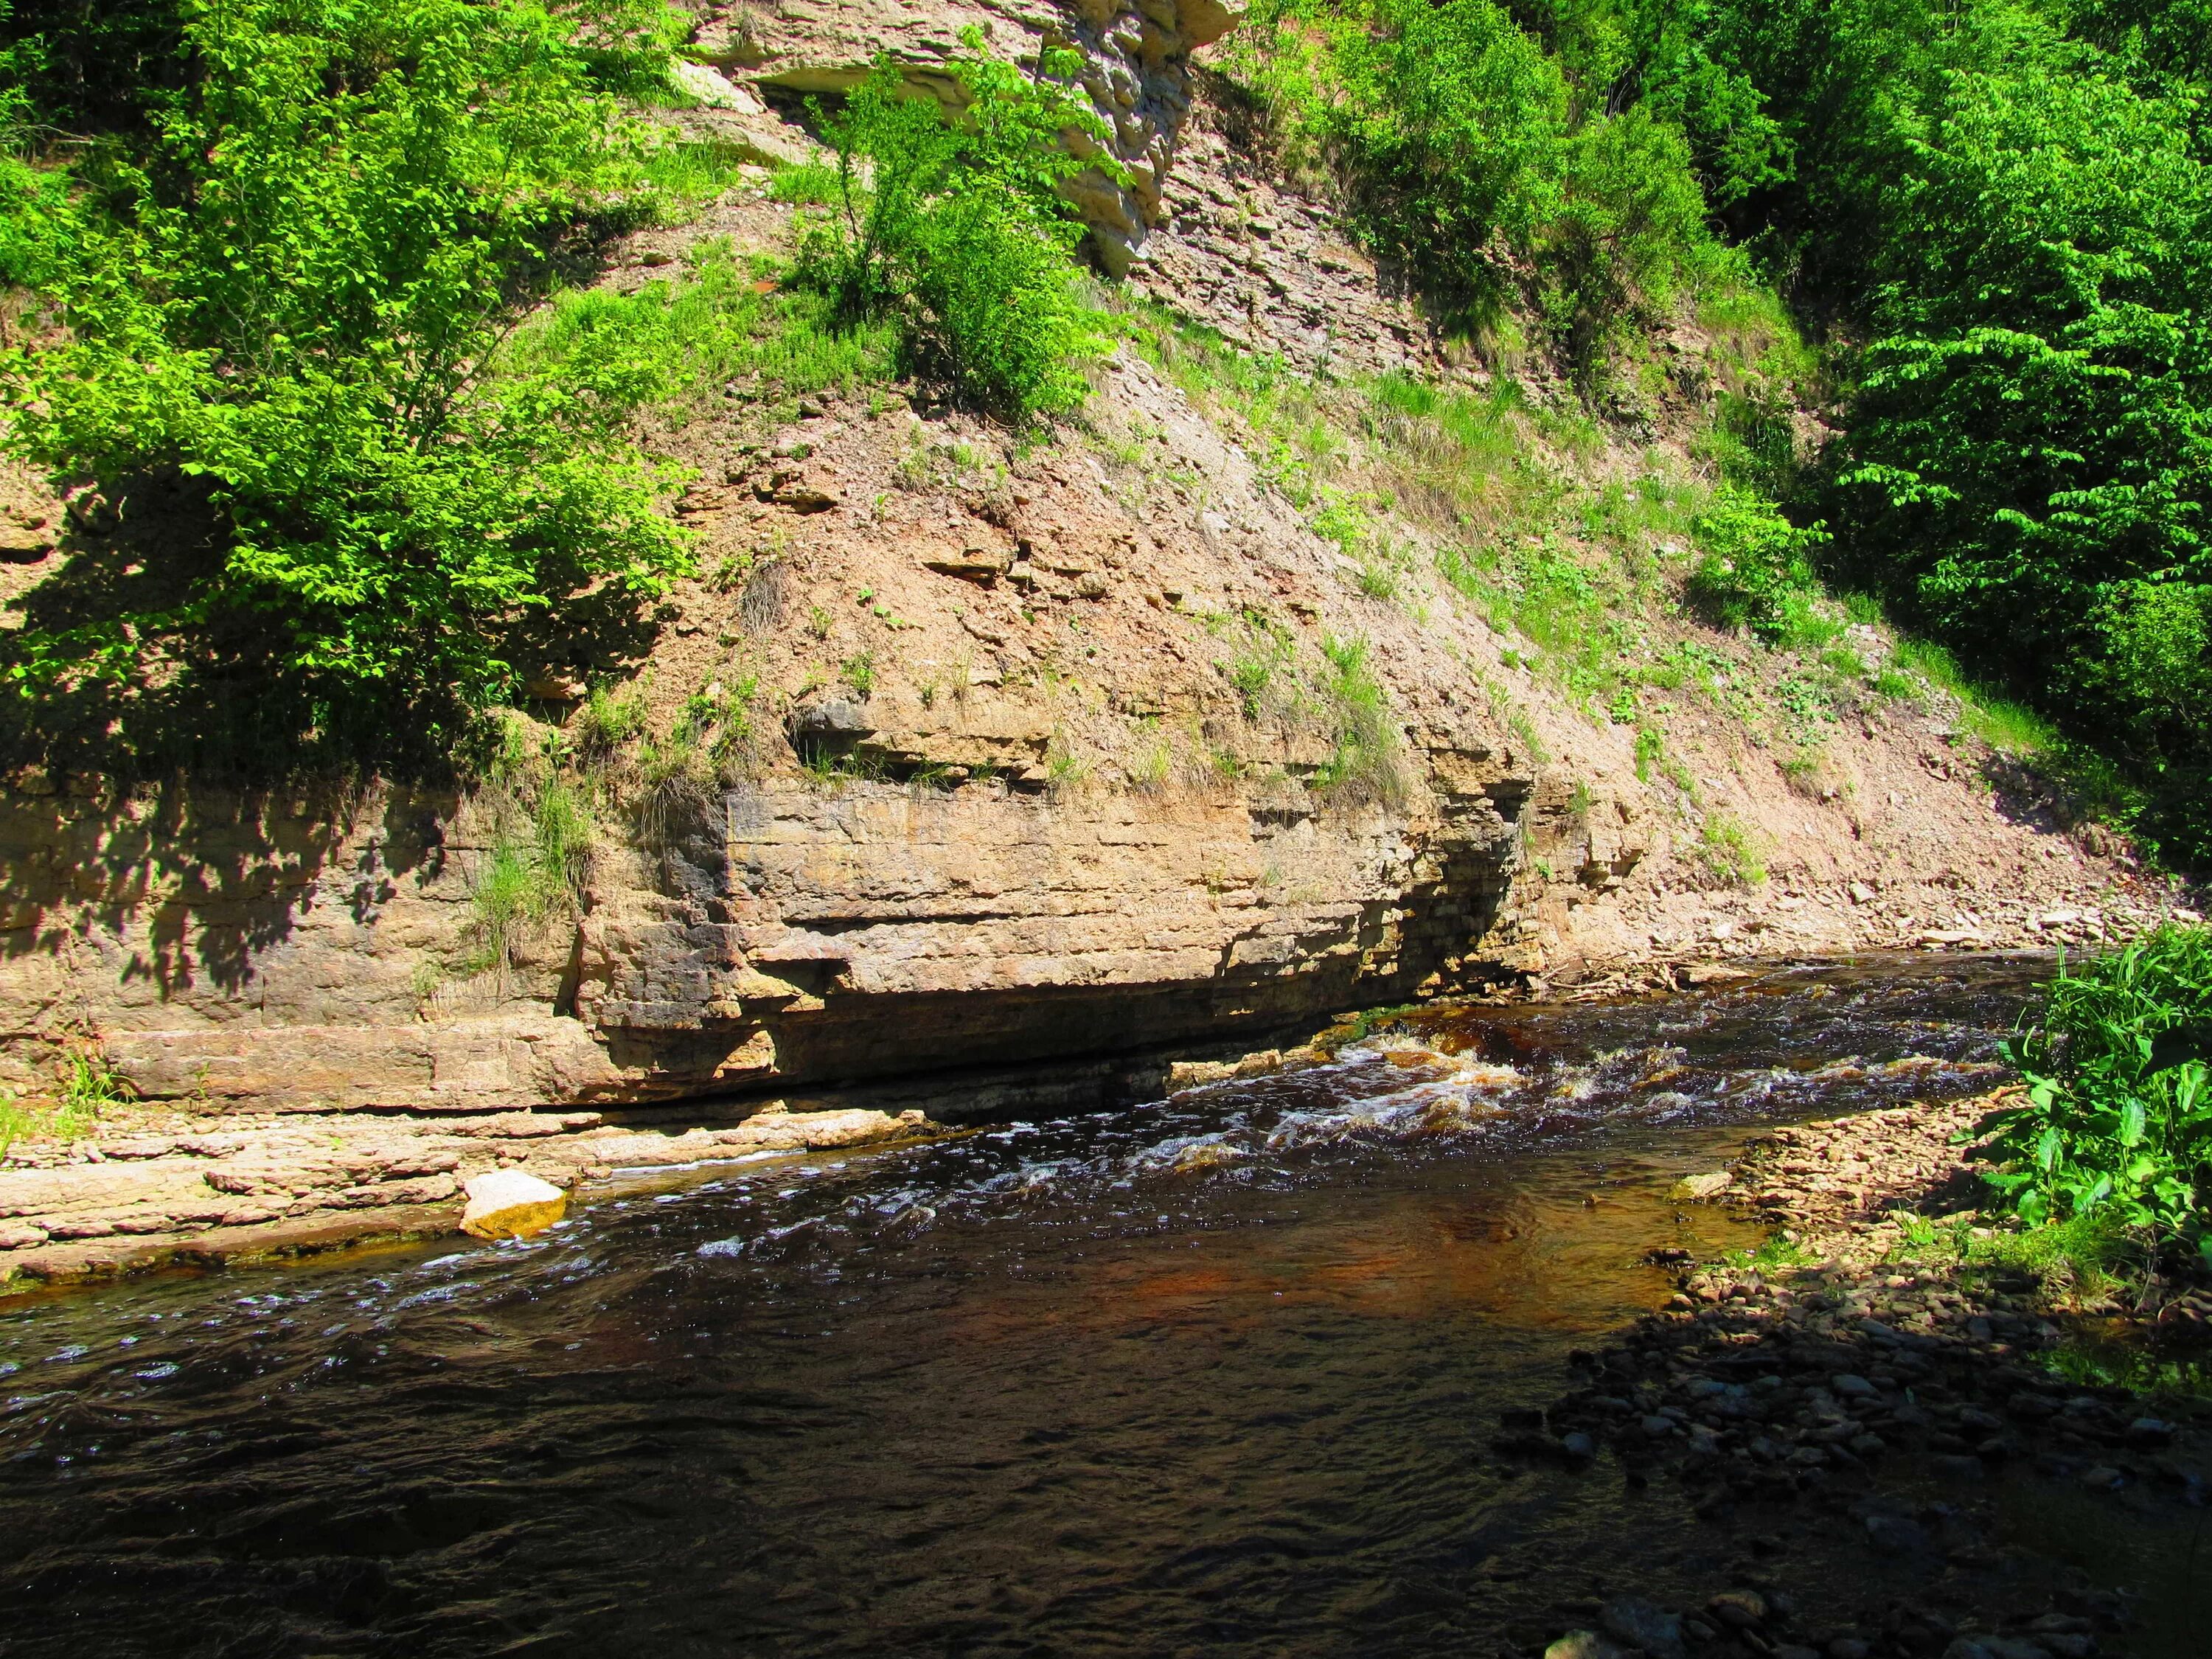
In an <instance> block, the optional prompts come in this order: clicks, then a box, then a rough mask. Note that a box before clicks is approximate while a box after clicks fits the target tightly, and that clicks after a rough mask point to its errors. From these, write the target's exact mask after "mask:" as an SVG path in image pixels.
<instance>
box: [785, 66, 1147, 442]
mask: <svg viewBox="0 0 2212 1659" xmlns="http://www.w3.org/2000/svg"><path fill="white" fill-rule="evenodd" d="M964 39H965V40H966V43H967V46H968V47H969V52H970V53H972V54H973V55H972V56H969V57H967V58H956V59H954V60H952V61H951V64H949V65H948V66H947V67H948V68H949V69H950V70H951V73H952V75H953V76H954V77H955V78H956V79H957V81H958V82H959V83H960V88H961V91H962V93H963V103H964V106H965V107H964V108H963V112H962V115H961V118H959V119H958V120H954V119H951V118H948V117H947V115H946V114H945V112H944V110H943V109H942V108H941V107H940V106H939V105H938V104H937V103H935V102H934V101H933V100H919V99H915V98H912V97H908V96H907V95H905V94H904V85H903V82H902V78H901V76H900V73H899V70H898V68H897V66H896V64H894V63H893V62H892V61H891V60H890V58H888V57H885V58H882V59H880V60H879V61H878V63H877V64H876V67H875V70H874V71H873V72H872V74H871V75H870V76H869V77H868V78H867V80H866V81H865V82H862V83H861V84H860V86H859V87H858V88H854V92H853V94H852V96H851V97H850V98H849V99H848V100H847V103H846V105H845V107H844V109H843V111H842V112H841V113H839V114H837V115H836V116H834V117H833V116H829V115H826V114H825V113H823V111H822V110H821V108H820V106H818V105H817V106H816V111H815V113H816V117H817V119H818V120H820V121H821V122H822V124H823V131H824V132H825V133H826V135H827V136H828V137H829V142H830V143H832V144H833V145H834V146H835V147H836V152H837V165H836V169H835V173H834V176H817V175H810V176H809V177H808V178H807V179H805V181H804V183H805V186H806V187H805V189H804V190H803V191H797V192H794V193H796V194H799V195H800V196H802V197H805V198H811V199H819V200H821V201H823V204H824V205H825V206H826V207H827V208H828V211H826V212H823V213H820V214H817V215H815V216H813V217H812V218H811V221H810V225H809V229H808V232H807V234H806V238H805V248H804V252H802V254H801V257H800V259H799V272H798V280H799V282H800V283H802V284H804V285H806V286H809V287H811V288H813V289H816V290H817V291H819V292H821V293H823V294H824V295H828V296H829V298H830V299H831V300H832V301H833V302H834V305H835V307H836V316H837V317H838V319H839V320H840V321H841V322H842V323H844V324H846V325H867V324H869V323H872V322H878V321H880V320H882V319H894V320H895V321H896V325H897V327H898V328H899V330H900V333H901V339H902V345H903V349H904V355H905V357H906V359H907V362H908V366H909V367H911V368H915V370H917V371H919V372H921V373H924V374H933V375H936V376H938V377H940V378H942V379H943V380H945V381H946V382H947V383H949V384H950V385H951V386H953V387H954V388H955V389H956V390H957V391H958V392H961V393H962V394H963V395H964V396H966V397H968V398H972V399H973V400H974V401H975V402H977V403H979V404H982V405H984V406H985V407H987V408H989V409H992V410H995V411H996V412H997V413H999V414H1000V415H1003V416H1006V417H1007V418H1009V419H1011V420H1013V421H1016V422H1028V421H1030V420H1033V419H1035V418H1036V416H1042V415H1048V414H1054V413H1058V412H1060V411H1062V410H1069V409H1073V407H1075V405H1077V404H1079V403H1081V402H1082V401H1083V398H1084V397H1085V393H1086V392H1087V391H1088V390H1089V387H1088V385H1087V383H1086V382H1085V380H1084V377H1083V373H1082V369H1083V366H1084V364H1085V362H1087V361H1088V360H1089V359H1091V357H1094V356H1097V354H1098V351H1099V349H1100V346H1101V339H1100V336H1099V334H1098V331H1097V327H1096V325H1094V323H1093V321H1092V319H1091V310H1090V307H1088V306H1087V305H1086V304H1085V301H1084V299H1083V296H1082V292H1081V287H1080V283H1079V277H1078V272H1077V269H1076V266H1075V263H1074V260H1073V252H1074V249H1075V244H1076V242H1077V240H1079V237H1080V235H1081V234H1082V227H1081V225H1080V224H1079V222H1076V221H1075V219H1074V217H1073V212H1072V210H1070V209H1069V208H1068V207H1067V205H1066V203H1064V202H1063V201H1062V200H1061V199H1060V197H1059V196H1058V195H1057V194H1056V193H1055V187H1056V186H1057V185H1058V184H1059V183H1060V180H1062V179H1066V178H1067V177H1069V176H1070V175H1071V174H1073V173H1077V172H1079V171H1080V170H1081V169H1082V167H1084V166H1085V163H1083V162H1081V161H1077V160H1076V159H1075V157H1074V156H1073V155H1072V154H1071V153H1070V152H1069V150H1068V149H1065V148H1063V146H1062V144H1061V142H1060V135H1061V133H1062V132H1064V131H1065V132H1074V133H1078V134H1081V135H1085V137H1088V138H1089V139H1090V141H1091V143H1092V144H1094V145H1096V144H1098V143H1103V140H1104V137H1105V134H1104V132H1103V127H1102V125H1101V123H1100V122H1099V119H1098V117H1097V113H1096V112H1094V111H1093V110H1092V109H1091V105H1090V103H1089V101H1088V100H1085V99H1083V98H1081V97H1079V96H1078V95H1077V94H1073V93H1071V92H1070V91H1068V90H1067V89H1066V88H1065V87H1063V86H1061V85H1060V84H1059V83H1058V77H1062V76H1067V75H1069V74H1070V73H1071V72H1072V69H1073V64H1074V62H1075V54H1074V53H1073V52H1066V51H1048V52H1046V53H1045V54H1044V57H1043V59H1042V63H1041V64H1040V66H1039V68H1040V77H1039V78H1038V79H1037V80H1035V81H1032V80H1030V78H1029V77H1028V76H1024V75H1023V74H1022V73H1021V71H1020V70H1017V69H1015V68H1014V67H1013V66H1012V64H1004V63H1000V62H999V61H998V60H996V59H994V58H989V57H987V56H985V55H984V54H983V51H982V36H981V33H979V32H977V31H975V30H974V29H970V30H969V32H968V33H967V35H966V36H965V37H964ZM1108 164H1109V165H1110V164H1111V163H1110V161H1109V163H1108Z"/></svg>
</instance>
